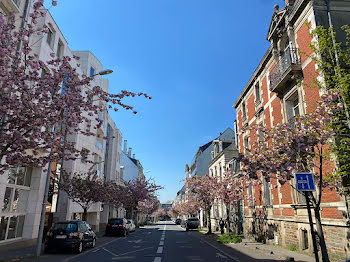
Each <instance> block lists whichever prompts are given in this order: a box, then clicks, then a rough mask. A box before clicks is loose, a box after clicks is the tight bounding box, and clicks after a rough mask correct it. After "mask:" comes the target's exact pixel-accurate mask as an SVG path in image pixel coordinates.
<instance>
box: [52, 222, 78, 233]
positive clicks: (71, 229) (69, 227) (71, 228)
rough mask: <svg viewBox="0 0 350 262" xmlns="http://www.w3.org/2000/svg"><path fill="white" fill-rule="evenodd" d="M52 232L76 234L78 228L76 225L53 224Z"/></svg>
mask: <svg viewBox="0 0 350 262" xmlns="http://www.w3.org/2000/svg"><path fill="white" fill-rule="evenodd" d="M51 229H52V230H65V231H69V232H76V231H78V226H77V224H76V223H55V224H54V225H53V226H52V228H51Z"/></svg>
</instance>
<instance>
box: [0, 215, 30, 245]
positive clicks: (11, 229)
mask: <svg viewBox="0 0 350 262" xmlns="http://www.w3.org/2000/svg"><path fill="white" fill-rule="evenodd" d="M24 218H25V216H11V217H8V216H2V217H0V240H6V239H12V238H17V237H21V236H22V233H23V225H24Z"/></svg>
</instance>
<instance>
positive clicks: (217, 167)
mask: <svg viewBox="0 0 350 262" xmlns="http://www.w3.org/2000/svg"><path fill="white" fill-rule="evenodd" d="M212 145H213V151H212V153H211V157H212V160H211V162H210V163H209V165H208V168H209V175H210V176H213V177H216V178H217V179H218V180H220V179H221V178H222V177H223V175H224V173H225V172H231V171H232V170H234V171H238V170H239V163H238V162H237V160H236V159H237V157H238V149H237V147H236V144H235V141H225V140H219V139H218V140H214V141H213V142H212ZM241 204H242V203H241V202H239V203H231V204H229V205H225V203H224V202H223V201H222V200H219V199H216V200H215V203H214V204H213V206H212V208H211V210H210V218H211V225H212V229H217V228H219V221H220V219H223V220H224V221H226V222H227V219H229V222H230V227H231V228H230V229H231V230H234V231H235V232H237V233H241V231H242V224H243V216H242V215H241V210H242V209H241ZM228 212H229V217H228V215H227V213H228Z"/></svg>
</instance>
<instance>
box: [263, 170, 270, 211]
mask: <svg viewBox="0 0 350 262" xmlns="http://www.w3.org/2000/svg"><path fill="white" fill-rule="evenodd" d="M263 187H264V205H265V206H269V205H271V190H270V182H268V181H267V180H266V178H265V177H263Z"/></svg>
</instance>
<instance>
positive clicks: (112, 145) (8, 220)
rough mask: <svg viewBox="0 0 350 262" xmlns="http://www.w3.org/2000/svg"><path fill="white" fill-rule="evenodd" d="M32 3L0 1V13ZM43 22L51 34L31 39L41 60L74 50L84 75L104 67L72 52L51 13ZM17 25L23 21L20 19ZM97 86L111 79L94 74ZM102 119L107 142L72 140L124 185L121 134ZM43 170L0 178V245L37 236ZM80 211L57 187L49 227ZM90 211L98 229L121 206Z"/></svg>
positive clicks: (74, 165) (20, 170) (80, 165)
mask: <svg viewBox="0 0 350 262" xmlns="http://www.w3.org/2000/svg"><path fill="white" fill-rule="evenodd" d="M32 2H33V1H32V0H0V12H1V13H3V14H5V15H8V14H10V13H15V14H16V16H17V17H19V16H23V15H24V14H26V13H27V12H29V13H30V9H31V6H32ZM25 10H26V12H25ZM18 20H19V21H20V20H21V19H18ZM44 24H46V25H47V26H48V27H49V33H48V34H45V35H34V36H33V37H32V39H31V43H32V49H33V53H35V54H37V55H38V56H39V59H40V60H42V61H44V62H45V61H49V60H51V59H52V58H51V56H50V54H51V53H55V54H56V56H57V57H62V56H73V54H74V55H78V56H80V57H81V59H80V61H79V63H80V64H81V67H80V68H78V67H77V64H76V63H77V62H76V61H75V60H74V59H72V67H74V68H77V70H78V72H79V71H80V72H79V73H80V74H81V75H82V74H86V75H90V72H92V69H93V70H94V72H95V73H99V72H100V71H102V64H101V63H100V62H99V61H98V59H97V58H96V57H95V56H94V55H93V54H92V53H90V52H89V51H75V52H72V51H70V49H69V47H68V43H67V41H66V39H65V38H64V36H63V34H62V32H61V31H60V29H59V27H58V26H57V24H56V23H55V21H54V19H53V18H52V16H51V14H50V13H49V12H47V15H46V16H45V17H42V18H41V19H38V24H37V26H42V25H44ZM18 26H21V24H20V23H19V24H18ZM95 85H99V86H101V87H102V88H103V89H104V90H106V91H108V80H106V79H103V78H102V77H101V76H95V77H94V81H93V82H92V85H91V86H95ZM98 117H99V118H101V119H102V120H103V125H102V126H101V128H99V129H98V130H97V131H96V132H98V133H99V134H101V136H102V137H103V136H106V137H108V139H107V140H104V139H100V138H97V137H94V136H91V137H85V136H83V135H76V136H74V137H73V138H69V139H74V140H75V141H76V143H77V147H78V148H79V149H81V148H86V149H89V150H90V151H91V152H93V153H95V154H94V159H92V160H93V161H95V162H99V164H98V165H96V171H97V172H98V174H99V175H100V176H101V178H103V179H105V180H106V181H109V180H114V181H117V183H120V180H121V174H120V160H121V141H122V134H121V132H120V131H119V129H118V128H117V126H116V125H115V123H114V122H113V120H112V119H111V117H110V116H109V114H108V112H107V110H106V112H104V113H101V114H100V115H99V116H98ZM93 118H94V117H93ZM92 126H93V123H92ZM83 128H88V127H87V126H85V127H83ZM90 165H91V164H90ZM90 165H88V164H87V163H84V161H82V160H77V161H68V162H64V163H63V167H64V168H65V169H66V170H67V171H68V172H72V173H74V172H82V173H83V172H86V171H87V170H88V169H89V167H90ZM60 168H61V165H60V164H58V163H53V170H55V171H56V172H59V171H60ZM43 169H44V168H24V167H14V168H12V169H10V170H9V171H8V172H7V173H5V174H3V175H1V176H0V245H1V244H7V243H11V242H13V241H21V240H30V239H35V238H37V235H38V228H39V223H40V215H41V208H42V202H43V196H44V189H45V181H46V175H47V173H46V172H43ZM15 174H17V175H15ZM118 211H119V212H118ZM82 212H83V211H82V209H81V207H80V206H78V205H76V204H75V203H73V202H72V201H71V200H69V199H67V197H66V195H65V194H64V192H60V194H58V190H55V191H54V194H53V195H52V196H51V197H50V198H49V201H48V202H47V205H46V222H45V223H46V226H50V224H51V223H52V221H53V220H68V219H78V218H80V217H81V213H82ZM88 212H89V213H88V222H89V223H90V224H91V225H92V226H93V227H94V228H95V230H97V231H98V230H99V228H100V223H101V224H102V226H103V224H105V223H106V222H107V220H108V217H110V216H117V215H119V214H122V213H123V212H122V210H116V209H115V208H110V207H108V206H103V204H102V203H97V204H95V205H93V206H92V207H91V209H89V211H88Z"/></svg>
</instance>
